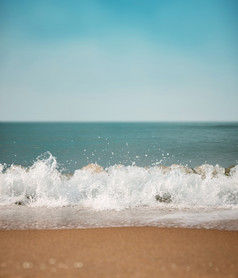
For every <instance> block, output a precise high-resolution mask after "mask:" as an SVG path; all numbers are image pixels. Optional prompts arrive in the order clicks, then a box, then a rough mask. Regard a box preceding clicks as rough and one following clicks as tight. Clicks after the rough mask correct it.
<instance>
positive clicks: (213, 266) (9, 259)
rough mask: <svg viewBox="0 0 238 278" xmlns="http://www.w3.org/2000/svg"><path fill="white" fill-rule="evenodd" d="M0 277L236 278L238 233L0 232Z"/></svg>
mask: <svg viewBox="0 0 238 278" xmlns="http://www.w3.org/2000/svg"><path fill="white" fill-rule="evenodd" d="M0 277H149V278H151V277H238V231H219V230H204V229H181V228H156V227H123V228H97V229H78V230H76V229H75V230H24V231H3V230H2V231H0Z"/></svg>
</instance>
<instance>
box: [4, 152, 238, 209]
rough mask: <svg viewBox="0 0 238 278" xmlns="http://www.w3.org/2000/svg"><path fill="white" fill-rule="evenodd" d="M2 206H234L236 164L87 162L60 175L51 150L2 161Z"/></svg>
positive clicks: (236, 197) (237, 187) (237, 200)
mask: <svg viewBox="0 0 238 278" xmlns="http://www.w3.org/2000/svg"><path fill="white" fill-rule="evenodd" d="M0 171H1V173H0V205H2V206H5V205H26V206H33V207H63V206H81V207H83V208H89V209H93V210H98V211H100V210H123V209H126V208H138V207H150V208H153V207H165V206H167V207H169V206H170V207H180V208H189V207H193V208H194V207H198V208H202V207H205V208H207V207H214V208H238V165H236V166H234V167H232V168H229V169H225V168H223V167H220V166H219V165H215V166H213V165H208V164H204V165H201V166H199V167H196V168H194V169H192V168H188V167H186V166H183V165H171V166H169V167H165V166H162V165H157V166H154V167H148V168H143V167H137V166H135V165H134V166H124V165H113V166H110V167H109V168H106V169H103V168H102V167H101V166H99V165H97V164H90V165H87V166H86V167H83V168H82V169H78V170H76V171H75V172H74V173H73V174H72V175H70V174H63V173H62V171H61V170H60V169H59V166H58V164H57V160H56V158H55V157H54V156H52V154H51V153H48V154H47V155H45V156H41V157H39V158H37V160H36V161H35V163H34V164H33V165H32V166H31V167H28V168H24V167H22V166H20V165H11V166H10V167H6V166H5V165H2V164H0Z"/></svg>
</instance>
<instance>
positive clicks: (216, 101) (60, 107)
mask: <svg viewBox="0 0 238 278" xmlns="http://www.w3.org/2000/svg"><path fill="white" fill-rule="evenodd" d="M237 18H238V1H236V0H199V1H195V0H194V1H193V0H192V1H191V0H187V1H185V0H180V1H178V0H156V1H152V0H144V1H142V0H117V1H112V0H77V1H76V0H67V1H65V0H55V1H53V0H40V1H35V0H21V1H19V0H0V121H238V78H237V77H238V28H237V27H238V26H237V25H238V23H237Z"/></svg>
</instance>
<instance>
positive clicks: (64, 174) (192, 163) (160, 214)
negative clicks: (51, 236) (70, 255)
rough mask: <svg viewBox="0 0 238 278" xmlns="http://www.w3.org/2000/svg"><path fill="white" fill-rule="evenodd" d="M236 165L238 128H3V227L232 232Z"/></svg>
mask: <svg viewBox="0 0 238 278" xmlns="http://www.w3.org/2000/svg"><path fill="white" fill-rule="evenodd" d="M237 164H238V123H0V229H29V228H34V229H36V228H37V229H38V228H39V229H41V228H42V229H43V228H82V227H84V228H87V227H105V226H128V225H153V226H166V227H170V226H173V227H181V226H182V227H206V228H219V229H235V230H237V229H238V165H237ZM85 166H86V167H85Z"/></svg>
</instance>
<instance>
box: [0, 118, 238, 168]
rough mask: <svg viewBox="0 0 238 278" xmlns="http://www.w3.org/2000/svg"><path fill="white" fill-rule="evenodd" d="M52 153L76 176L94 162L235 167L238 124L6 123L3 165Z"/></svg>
mask: <svg viewBox="0 0 238 278" xmlns="http://www.w3.org/2000/svg"><path fill="white" fill-rule="evenodd" d="M47 151H49V152H51V154H52V155H53V156H55V157H56V158H57V162H58V164H59V166H60V167H62V168H64V169H65V170H66V171H69V172H71V173H73V171H75V170H76V169H78V168H81V167H83V166H85V165H87V164H89V163H98V164H100V165H101V166H103V167H109V166H111V165H115V164H123V165H132V164H133V165H137V166H142V167H147V166H153V165H155V164H163V165H171V164H182V165H188V166H189V167H196V166H199V165H202V164H205V163H207V164H211V165H216V164H219V165H220V166H223V167H229V166H231V165H236V164H237V162H238V123H0V163H2V164H4V163H6V164H8V165H11V164H16V165H22V166H24V167H28V166H31V165H32V164H33V163H34V161H35V160H36V158H37V157H38V156H40V155H43V154H44V153H45V152H47Z"/></svg>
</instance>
